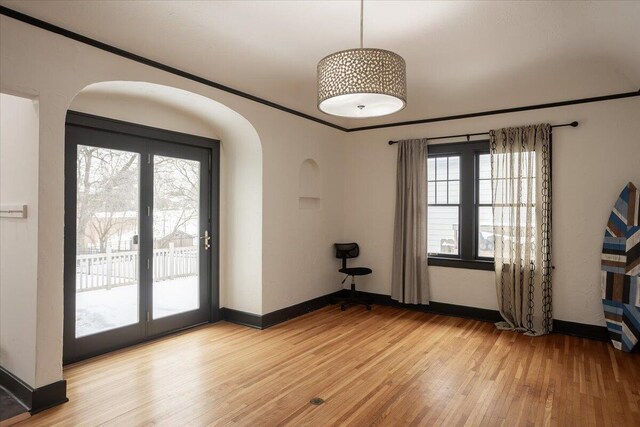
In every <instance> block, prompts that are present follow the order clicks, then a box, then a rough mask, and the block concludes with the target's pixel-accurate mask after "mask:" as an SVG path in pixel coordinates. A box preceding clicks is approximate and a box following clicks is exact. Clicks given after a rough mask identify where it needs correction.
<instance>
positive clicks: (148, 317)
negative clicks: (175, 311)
mask: <svg viewBox="0 0 640 427" xmlns="http://www.w3.org/2000/svg"><path fill="white" fill-rule="evenodd" d="M149 320H151V316H149V312H148V311H147V322H149Z"/></svg>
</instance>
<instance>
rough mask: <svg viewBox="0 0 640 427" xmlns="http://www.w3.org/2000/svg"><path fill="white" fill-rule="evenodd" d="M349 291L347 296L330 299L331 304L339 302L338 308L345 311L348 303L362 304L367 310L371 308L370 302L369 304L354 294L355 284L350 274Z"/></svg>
mask: <svg viewBox="0 0 640 427" xmlns="http://www.w3.org/2000/svg"><path fill="white" fill-rule="evenodd" d="M351 277H352V279H351V292H350V293H349V296H348V297H346V298H338V299H333V298H332V299H331V301H330V302H331V304H335V303H337V302H341V304H340V310H341V311H345V310H346V309H347V307H349V306H350V305H364V306H365V307H366V308H367V310H371V304H369V303H368V302H367V301H365V300H363V299H360V298H358V297H357V296H356V284H355V283H354V277H353V276H351Z"/></svg>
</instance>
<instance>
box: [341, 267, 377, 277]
mask: <svg viewBox="0 0 640 427" xmlns="http://www.w3.org/2000/svg"><path fill="white" fill-rule="evenodd" d="M338 271H340V273H344V274H348V275H349V276H366V275H367V274H371V273H372V272H373V271H372V270H371V269H370V268H366V267H348V268H341V269H340V270H338Z"/></svg>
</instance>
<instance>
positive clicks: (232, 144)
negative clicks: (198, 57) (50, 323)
mask: <svg viewBox="0 0 640 427" xmlns="http://www.w3.org/2000/svg"><path fill="white" fill-rule="evenodd" d="M70 111H74V112H73V113H69V114H68V117H67V123H68V125H67V136H66V139H67V151H68V153H67V155H66V163H67V167H66V168H68V169H73V171H72V172H73V173H71V172H69V171H67V179H66V181H67V185H66V186H65V194H66V195H65V199H67V202H68V203H67V209H66V212H67V213H66V218H65V224H66V225H65V304H66V305H67V306H68V307H66V308H65V334H64V337H65V361H67V362H69V361H72V360H77V359H79V358H83V357H86V356H89V355H92V354H97V353H100V352H104V351H108V350H110V349H113V348H118V347H122V346H125V345H127V344H130V343H133V342H137V341H141V340H143V339H146V338H149V337H153V336H157V335H159V334H164V333H166V332H169V331H171V330H177V329H180V328H184V327H187V326H190V325H193V324H197V323H201V322H203V321H212V320H213V321H215V320H217V319H218V318H219V315H218V308H219V306H220V298H222V299H223V303H224V299H225V298H233V297H234V295H235V294H237V293H238V292H241V293H244V294H245V295H246V294H247V292H246V291H247V290H248V289H243V286H245V287H246V284H247V283H251V284H252V285H253V286H254V287H255V285H256V283H257V284H258V286H260V284H261V283H260V282H259V281H257V282H256V281H255V280H253V281H251V282H249V281H246V280H244V279H243V278H245V277H247V276H248V275H249V276H251V275H254V277H260V275H261V254H260V251H259V250H258V251H254V252H253V253H252V252H251V248H250V247H249V248H248V250H247V246H244V245H242V244H238V242H237V239H243V238H245V239H246V238H247V237H248V236H246V233H247V230H251V229H253V231H254V232H258V233H254V234H252V235H251V237H250V238H251V240H253V241H256V240H258V241H261V197H259V198H256V195H261V190H262V188H261V178H262V177H261V167H262V164H261V161H262V159H261V147H260V143H259V139H258V138H257V134H256V133H255V130H254V129H253V127H252V126H251V125H250V124H249V122H248V121H246V119H244V118H242V117H241V116H240V115H238V114H237V113H235V112H233V111H231V110H230V109H228V108H227V107H225V106H223V105H222V104H219V103H217V102H215V101H212V100H211V99H208V98H205V97H202V96H200V95H196V94H193V93H190V92H186V91H182V90H179V89H175V88H171V87H167V86H161V85H155V84H150V83H140V82H103V83H97V84H93V85H90V86H88V87H87V88H85V89H83V90H82V91H81V92H80V93H79V94H78V95H77V96H76V97H75V99H74V101H73V102H72V104H71V106H70ZM76 112H80V113H79V114H78V113H76ZM87 113H88V114H89V115H87ZM95 116H99V117H95ZM100 117H103V118H106V119H101V118H100ZM122 121H124V122H127V123H122ZM131 123H133V124H131ZM136 125H138V126H136ZM139 125H145V126H154V128H146V127H140V126H139ZM100 126H102V127H103V128H106V129H97V128H98V127H100ZM87 129H89V130H87ZM175 131H179V132H181V133H180V134H177V133H175ZM100 132H102V134H100ZM149 132H151V133H149ZM162 132H164V133H162ZM186 134H196V135H186ZM140 138H142V141H141V140H140ZM172 138H173V139H172ZM213 138H220V139H221V140H222V141H223V142H222V147H221V150H220V151H221V153H220V154H221V156H220V157H221V160H222V164H221V166H222V168H221V170H222V174H221V175H220V178H221V180H220V181H221V183H222V185H221V187H220V189H221V197H220V198H219V200H220V202H221V203H220V219H221V222H220V227H217V226H216V225H217V224H218V221H217V214H216V212H217V206H218V204H217V202H218V197H217V196H218V193H217V192H216V191H215V190H216V188H217V187H218V182H219V181H218V179H217V177H218V176H219V174H218V173H217V168H216V163H217V162H216V159H217V158H218V156H217V151H216V149H215V147H214V146H215V145H216V141H215V140H214V139H213ZM70 141H71V146H72V147H71V149H69V143H70ZM74 141H75V142H74ZM98 141H101V142H98ZM118 141H119V142H118ZM172 144H173V145H172ZM198 145H200V147H198ZM96 146H97V147H96ZM87 148H91V150H88V149H87ZM81 149H82V150H84V151H82V150H81ZM159 149H160V151H158V150H159ZM207 150H208V151H207ZM87 151H89V152H91V153H97V154H99V155H100V156H102V157H103V158H101V159H95V160H96V162H91V159H89V162H88V160H87ZM83 156H84V157H83ZM105 159H106V160H105ZM158 159H162V163H163V164H164V166H163V167H165V168H166V167H167V166H168V165H173V166H169V167H170V168H171V167H173V171H168V172H167V171H164V173H165V175H166V177H168V179H165V181H166V182H165V184H166V185H168V186H169V187H171V189H170V191H165V190H163V189H162V188H161V187H162V185H161V183H159V180H158V179H156V178H157V177H158V176H160V175H161V174H162V172H163V171H161V170H159V169H158V168H159V166H158V165H159V163H158ZM211 159H213V162H212V161H211ZM176 162H177V163H181V164H180V165H176ZM189 162H191V163H192V165H195V167H192V168H191V169H192V172H193V170H197V171H199V173H200V175H198V176H197V177H195V181H198V183H199V185H196V187H197V189H198V190H199V191H200V194H199V197H196V198H195V199H193V197H192V198H191V199H192V200H191V202H193V200H196V201H197V203H196V204H199V207H200V209H193V206H192V208H191V209H189V203H190V201H189V197H186V194H184V193H193V192H194V189H195V188H196V187H194V188H191V189H188V188H187V189H185V188H181V189H180V188H177V187H181V185H180V178H181V173H182V174H183V175H184V172H185V170H187V169H189V168H188V167H185V166H188V165H189ZM88 163H90V164H91V165H94V168H95V165H96V164H100V163H102V164H104V163H108V164H109V167H107V168H106V172H105V170H102V173H103V175H105V173H106V175H105V176H102V178H104V179H103V180H102V181H103V182H106V183H107V184H109V185H111V184H113V182H120V181H122V182H124V184H123V183H122V182H120V184H121V185H120V186H119V188H120V190H119V191H120V192H118V191H115V190H114V189H113V188H111V187H107V188H106V192H105V194H106V195H107V196H106V197H102V198H100V197H97V196H96V194H91V195H90V196H91V197H92V198H94V199H96V198H97V199H98V201H97V202H96V201H95V200H94V201H93V202H94V203H93V204H94V205H95V206H97V208H96V209H93V211H91V209H87V203H86V194H84V193H86V191H87V190H86V189H85V188H83V186H82V184H81V183H80V180H81V178H84V177H83V176H82V173H83V171H84V170H86V169H87V164H88ZM120 164H122V165H120ZM123 165H128V166H129V169H126V170H127V171H128V172H129V181H131V182H128V181H127V180H126V179H125V177H124V176H121V175H118V173H120V172H121V171H122V170H124V168H123ZM131 165H133V166H135V167H131ZM210 165H211V166H213V168H212V174H211V177H209V178H206V177H205V175H206V174H205V172H206V169H207V166H209V167H211V166H210ZM103 169H105V168H103ZM131 169H133V171H132V170H131ZM178 169H179V170H178ZM96 170H99V169H96ZM109 174H111V175H109ZM114 174H115V175H114ZM89 175H90V177H91V178H92V179H93V181H99V179H98V178H100V177H99V176H98V174H97V172H95V171H94V172H89ZM112 175H113V176H112ZM206 176H208V175H206ZM136 177H139V179H137V178H136ZM183 178H184V177H183ZM189 178H191V180H192V181H194V177H187V179H186V181H187V182H188V181H189ZM74 179H75V182H72V181H74ZM92 179H90V180H89V181H91V180H92ZM136 183H138V184H139V185H137V184H136ZM72 184H73V185H72ZM122 184H123V185H122ZM94 187H95V184H94ZM116 187H117V186H116ZM182 187H184V186H182ZM208 189H213V191H208ZM103 190H105V189H103ZM178 190H180V191H182V194H178V193H180V191H178ZM176 191H178V193H176ZM83 192H84V193H83ZM74 193H75V195H76V196H78V195H79V194H81V193H83V197H84V202H82V203H81V198H80V197H76V198H75V200H69V199H70V198H71V199H73V197H71V196H72V195H73V194H74ZM120 193H122V194H120ZM161 193H163V194H164V193H166V194H169V196H167V197H164V198H163V197H158V194H161ZM166 194H165V196H166ZM70 195H71V196H70ZM208 195H212V196H214V198H215V200H213V203H211V204H210V205H209V207H212V211H210V212H213V215H210V212H206V211H205V209H206V208H207V203H204V202H203V200H205V198H206V197H208ZM103 199H104V200H103ZM100 200H102V201H100ZM126 200H128V201H129V202H128V204H129V205H131V206H128V205H127V206H124V205H123V203H124V202H125V201H126ZM124 204H126V203H124ZM163 204H164V205H165V206H164V209H163V208H161V206H162V205H163ZM167 204H169V205H172V204H173V206H166V205H167ZM185 209H186V210H188V211H189V212H187V213H186V214H185ZM83 210H84V211H83ZM87 211H90V212H87ZM194 213H195V215H194ZM92 215H93V217H92ZM207 216H209V218H210V222H209V224H211V218H213V222H212V223H213V224H214V226H213V227H211V225H209V226H207V225H206V221H202V219H203V218H206V217H207ZM185 217H186V219H187V220H186V221H184V220H185ZM194 217H195V218H197V219H198V220H200V224H199V225H198V224H195V223H194V220H193V219H194ZM256 219H259V221H256ZM177 222H182V223H181V224H178V225H179V226H176V223H177ZM195 222H197V220H196V221H195ZM167 223H169V224H168V225H167ZM70 225H73V227H71V226H70ZM72 229H73V230H72ZM67 231H72V232H67ZM209 239H210V240H209ZM71 240H74V242H73V244H72V242H71ZM207 243H210V244H211V246H212V247H211V249H208V251H209V252H205V251H203V247H205V246H206V245H207ZM218 244H219V246H218ZM249 246H251V245H249ZM259 248H260V246H258V249H259ZM165 252H166V253H165ZM239 252H242V253H241V254H240V253H239ZM197 253H200V258H198V257H197V256H195V257H194V254H197ZM218 253H220V254H222V255H221V256H218ZM234 253H236V254H237V255H239V256H240V257H241V259H242V268H238V264H237V260H238V259H239V258H236V257H234V256H233V255H234ZM203 257H208V258H203ZM205 261H207V262H208V266H207V265H206V264H207V263H206V262H205ZM247 267H251V268H247ZM207 272H209V274H210V275H209V276H206V274H207ZM196 277H197V278H198V280H200V284H202V283H204V286H205V287H204V288H203V287H202V286H200V288H199V290H195V291H194V289H191V290H189V289H187V288H185V287H184V284H185V283H184V282H185V281H186V280H187V279H189V278H191V279H193V280H195V278H196ZM218 281H219V282H220V293H221V294H222V295H219V293H218ZM171 283H173V285H176V286H177V285H178V284H180V283H182V287H181V288H180V287H176V286H173V287H174V289H170V288H171V286H170V284H171ZM192 285H193V283H192ZM192 287H193V286H192ZM163 288H168V289H165V290H164V291H165V292H164V293H165V294H166V295H165V296H166V298H165V300H166V301H165V304H157V302H158V301H160V300H161V297H160V296H161V295H162V293H163V292H162V289H163ZM125 289H126V290H127V291H128V293H129V294H130V295H129V298H128V299H127V298H125V297H122V296H120V297H115V295H116V294H123V293H124V290H125ZM98 293H101V295H97V294H98ZM102 294H105V295H102ZM107 294H108V296H107ZM256 294H257V295H261V289H260V288H258V289H257V292H251V295H256ZM190 295H191V296H190ZM89 296H92V298H89ZM198 297H199V298H198ZM123 298H125V299H123ZM109 300H111V308H109V306H108V305H109V304H108V302H109ZM69 301H73V302H72V303H71V302H69ZM189 301H190V302H189ZM194 301H196V303H195V305H194ZM258 302H260V301H258ZM196 306H197V307H196ZM124 307H129V310H128V312H125V311H126V310H124ZM67 308H68V310H67ZM195 308H197V310H195ZM72 309H73V310H72ZM196 312H197V313H196ZM195 314H197V315H195ZM118 316H119V317H120V318H119V319H118ZM185 317H186V318H188V319H187V321H182V322H176V319H177V318H185ZM68 348H69V349H75V350H74V351H67V349H68Z"/></svg>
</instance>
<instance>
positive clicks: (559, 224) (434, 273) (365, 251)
mask: <svg viewBox="0 0 640 427" xmlns="http://www.w3.org/2000/svg"><path fill="white" fill-rule="evenodd" d="M573 120H577V121H579V122H580V126H579V127H577V128H561V129H556V130H555V131H554V133H553V224H552V225H553V242H552V243H553V262H554V264H555V265H556V269H555V271H554V273H553V309H554V317H555V318H557V319H561V320H568V321H573V322H580V323H587V324H594V325H603V326H604V317H603V314H602V306H601V303H600V273H599V272H600V251H601V248H602V238H603V233H604V227H605V225H606V222H607V218H608V216H609V213H610V212H611V208H612V207H613V203H614V202H615V200H616V198H617V197H618V194H619V192H620V191H621V190H622V188H623V187H624V185H625V184H626V183H627V182H628V181H633V182H635V183H636V185H640V98H628V99H621V100H615V101H609V102H601V103H595V104H583V105H574V106H568V107H560V108H553V109H545V110H537V111H529V112H521V113H513V114H504V115H496V116H489V117H480V118H473V119H466V120H455V121H450V122H440V123H433V124H428V125H416V126H403V127H397V128H391V129H379V130H373V131H364V132H356V133H354V134H352V137H351V138H350V139H349V141H348V142H347V152H346V155H345V156H346V160H347V164H348V165H349V168H348V170H347V178H346V182H347V186H346V189H345V217H346V225H345V234H346V235H345V237H346V239H347V240H354V241H357V242H359V243H360V246H361V256H362V258H361V259H360V263H362V264H363V265H370V266H372V268H373V270H374V274H373V275H372V276H367V277H366V278H364V279H363V280H362V281H361V283H363V286H361V288H362V289H363V290H366V291H369V292H375V293H380V294H390V293H391V289H390V277H391V252H392V245H393V220H394V200H395V171H396V153H397V148H396V147H397V146H389V145H388V144H387V141H389V140H397V139H405V138H419V137H428V136H441V135H451V134H464V133H465V132H469V133H473V132H481V131H485V130H489V129H495V128H500V127H505V126H517V125H524V124H529V123H537V122H550V123H551V124H554V123H555V124H559V123H566V122H571V121H573ZM458 141H459V140H458ZM429 280H430V286H431V297H432V300H433V301H437V302H445V303H451V304H459V305H466V306H471V307H481V308H488V309H497V302H496V296H495V290H494V276H493V273H492V272H487V271H478V270H463V269H454V268H445V267H430V268H429Z"/></svg>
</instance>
